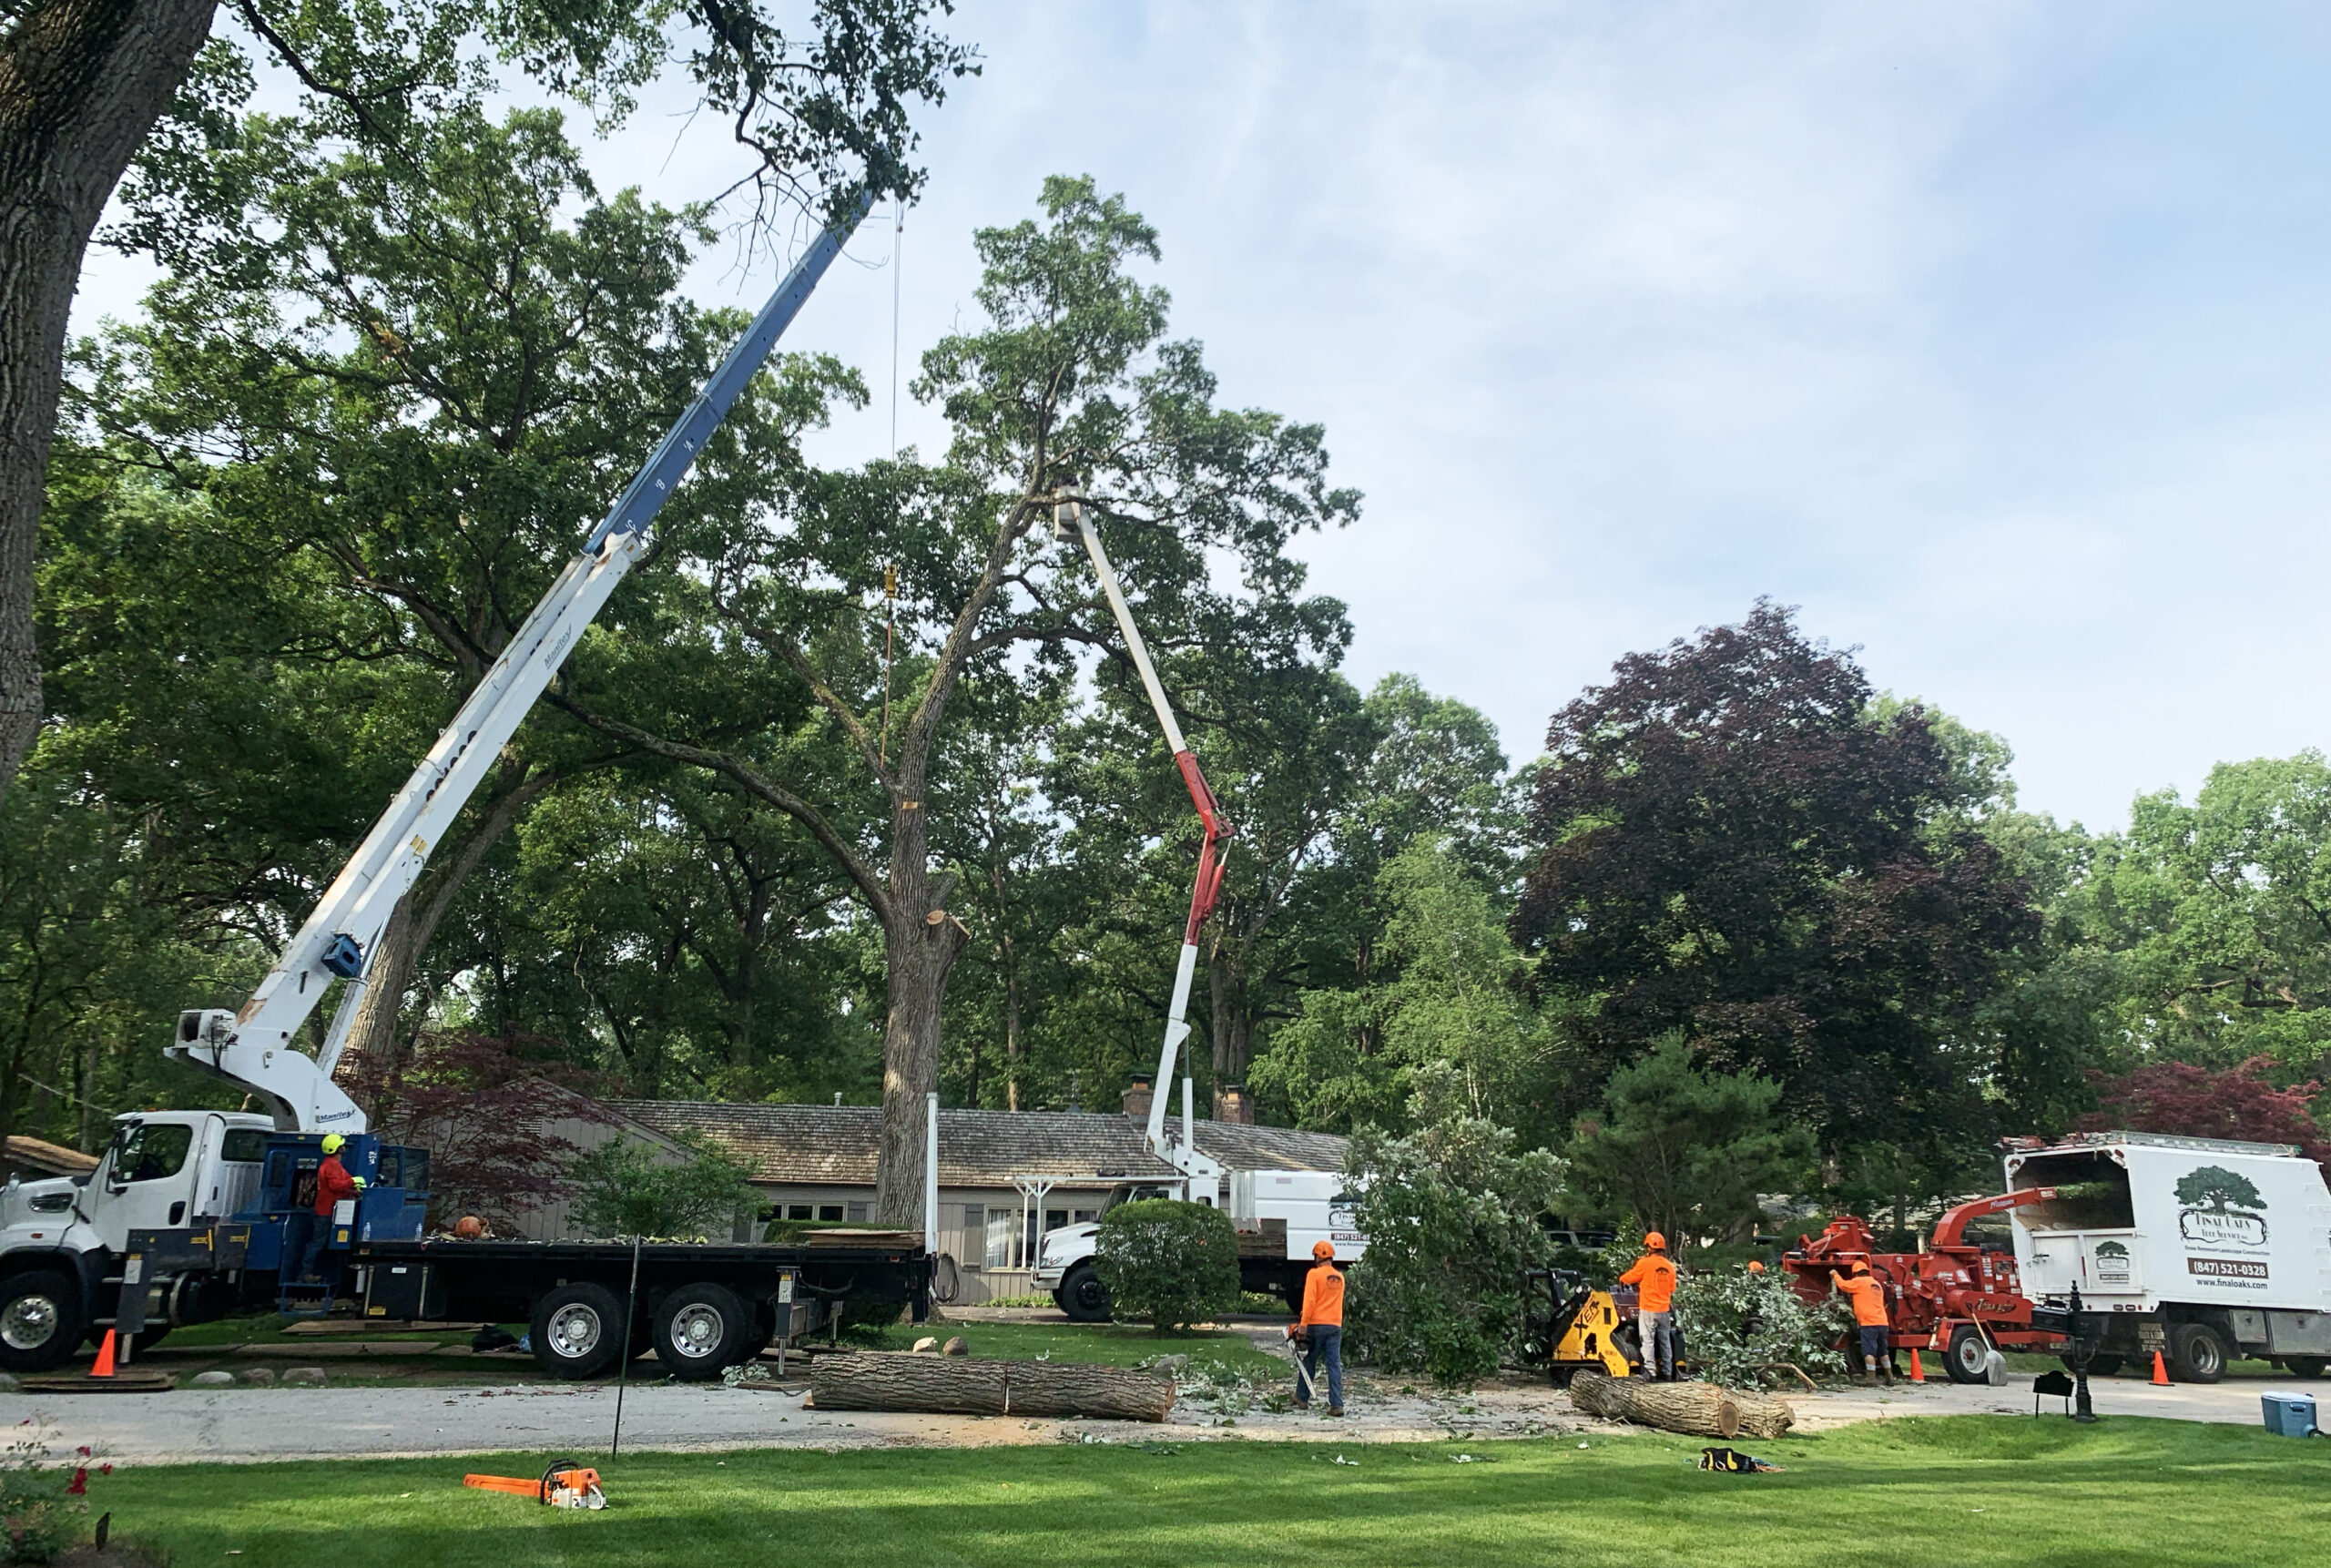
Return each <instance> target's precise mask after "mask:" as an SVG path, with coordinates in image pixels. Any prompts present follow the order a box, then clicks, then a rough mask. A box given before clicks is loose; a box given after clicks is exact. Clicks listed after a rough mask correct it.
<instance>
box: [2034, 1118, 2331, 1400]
mask: <svg viewBox="0 0 2331 1568" xmlns="http://www.w3.org/2000/svg"><path fill="white" fill-rule="evenodd" d="M2006 1165H2007V1185H2008V1186H2009V1188H2010V1190H2012V1189H2017V1188H2021V1187H2033V1186H2051V1187H2054V1188H2056V1189H2057V1191H2058V1194H2059V1196H2057V1197H2055V1198H2054V1199H2052V1200H2051V1201H2049V1202H2046V1203H2037V1204H2031V1205H2027V1206H2025V1207H2021V1208H2018V1209H2015V1210H2013V1211H2011V1212H2010V1215H2009V1220H2010V1225H2011V1226H2012V1227H2013V1231H2014V1237H2015V1262H2016V1268H2017V1270H2018V1272H2019V1273H2020V1274H2021V1277H2022V1282H2023V1291H2024V1294H2026V1295H2028V1296H2030V1297H2031V1298H2032V1299H2033V1300H2034V1301H2036V1302H2039V1303H2041V1304H2043V1305H2045V1306H2050V1307H2062V1306H2065V1305H2068V1304H2069V1302H2070V1300H2071V1292H2072V1289H2073V1288H2074V1287H2075V1286H2077V1287H2078V1288H2079V1290H2080V1299H2081V1306H2082V1308H2084V1309H2085V1310H2087V1311H2090V1312H2099V1313H2104V1314H2107V1315H2108V1317H2107V1319H2106V1327H2105V1331H2104V1334H2103V1336H2102V1339H2101V1340H2100V1342H2099V1345H2098V1349H2099V1352H2100V1353H2099V1355H2098V1356H2097V1357H2096V1359H2095V1360H2093V1361H2092V1363H2091V1369H2093V1370H2102V1371H2105V1372H2111V1371H2113V1370H2116V1369H2118V1368H2119V1367H2120V1365H2121V1364H2122V1361H2124V1360H2140V1361H2143V1362H2145V1363H2148V1364H2149V1363H2150V1362H2151V1359H2152V1358H2153V1353H2154V1352H2155V1351H2162V1352H2164V1353H2165V1354H2166V1355H2167V1357H2168V1359H2169V1362H2170V1364H2171V1366H2172V1367H2173V1369H2174V1373H2175V1376H2176V1378H2177V1379H2178V1380H2179V1381H2181V1382H2194V1383H2214V1382H2216V1381H2217V1380H2219V1378H2221V1377H2223V1376H2224V1373H2225V1367H2226V1362H2227V1361H2228V1360H2230V1359H2232V1358H2233V1357H2234V1356H2235V1355H2236V1354H2240V1355H2244V1356H2255V1357H2261V1358H2265V1359H2269V1360H2272V1361H2275V1362H2278V1363H2279V1364H2280V1365H2281V1366H2282V1367H2283V1369H2285V1371H2287V1372H2289V1373H2290V1374H2291V1375H2292V1376H2293V1377H2299V1378H2314V1377H2319V1376H2321V1375H2322V1373H2323V1371H2324V1369H2325V1368H2326V1366H2331V1191H2326V1188H2325V1186H2324V1181H2323V1167H2322V1166H2318V1165H2316V1163H2315V1162H2314V1161H2313V1160H2311V1159H2308V1158H2306V1156H2303V1155H2302V1154H2300V1152H2299V1151H2298V1150H2297V1149H2296V1148H2295V1147H2294V1146H2292V1145H2288V1144H2250V1143H2235V1142H2232V1141H2229V1140H2226V1139H2221V1138H2183V1137H2173V1136H2171V1135H2167V1134H2161V1133H2125V1132H2124V1133H2084V1134H2080V1135H2074V1136H2072V1137H2070V1138H2066V1139H2063V1140H2061V1141H2060V1142H2057V1143H2053V1144H2041V1143H2039V1142H2037V1141H2036V1140H2035V1141H2033V1142H2032V1143H2031V1145H2029V1146H2024V1147H2017V1148H2012V1149H2011V1150H2010V1153H2009V1154H2008V1155H2007V1156H2006Z"/></svg>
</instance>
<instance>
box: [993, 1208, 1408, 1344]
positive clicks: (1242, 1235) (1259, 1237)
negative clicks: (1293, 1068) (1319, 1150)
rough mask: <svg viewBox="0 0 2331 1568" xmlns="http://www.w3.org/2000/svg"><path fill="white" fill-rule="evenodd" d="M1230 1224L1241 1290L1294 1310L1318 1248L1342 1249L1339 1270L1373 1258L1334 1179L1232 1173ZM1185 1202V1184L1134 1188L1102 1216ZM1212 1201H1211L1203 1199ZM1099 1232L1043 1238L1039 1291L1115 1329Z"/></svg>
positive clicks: (1074, 1314)
mask: <svg viewBox="0 0 2331 1568" xmlns="http://www.w3.org/2000/svg"><path fill="white" fill-rule="evenodd" d="M1229 1176H1230V1183H1229V1185H1230V1203H1229V1210H1230V1221H1231V1224H1232V1225H1234V1226H1236V1227H1237V1231H1238V1282H1239V1284H1241V1285H1242V1286H1244V1287H1245V1288H1247V1289H1248V1290H1253V1291H1257V1292H1258V1293H1260V1294H1263V1295H1268V1296H1277V1298H1280V1299H1281V1300H1283V1301H1285V1302H1286V1303H1287V1304H1288V1309H1289V1310H1293V1311H1299V1310H1301V1308H1302V1306H1303V1277H1304V1276H1305V1275H1307V1274H1308V1273H1310V1272H1311V1245H1312V1243H1314V1242H1318V1241H1329V1242H1333V1243H1334V1244H1335V1247H1336V1261H1337V1263H1338V1264H1339V1265H1342V1264H1348V1263H1350V1262H1352V1261H1354V1260H1355V1259H1357V1258H1358V1257H1359V1256H1360V1255H1361V1254H1362V1253H1364V1252H1366V1251H1367V1250H1368V1237H1365V1236H1363V1235H1361V1234H1360V1233H1359V1228H1358V1227H1356V1226H1355V1225H1354V1223H1353V1219H1352V1207H1351V1205H1352V1199H1351V1195H1350V1194H1349V1193H1348V1192H1347V1191H1346V1190H1345V1188H1346V1186H1348V1183H1347V1182H1346V1180H1345V1178H1344V1177H1342V1176H1339V1175H1337V1174H1336V1173H1335V1172H1333V1171H1278V1170H1258V1171H1232V1172H1230V1173H1229ZM1180 1196H1183V1191H1182V1186H1181V1184H1179V1183H1174V1184H1165V1183H1141V1184H1135V1183H1127V1184H1125V1186H1120V1187H1118V1188H1117V1190H1116V1191H1115V1192H1113V1193H1111V1194H1110V1195H1109V1201H1108V1202H1107V1204H1106V1205H1104V1209H1103V1212H1104V1213H1105V1212H1106V1211H1107V1210H1108V1209H1112V1208H1115V1207H1117V1205H1119V1204H1121V1203H1128V1202H1132V1201H1134V1200H1135V1199H1139V1198H1148V1197H1176V1198H1178V1197H1180ZM1199 1201H1201V1202H1203V1201H1205V1195H1204V1194H1203V1193H1201V1194H1200V1195H1199ZM1100 1233H1101V1227H1100V1226H1099V1225H1098V1224H1094V1223H1087V1224H1084V1225H1065V1226H1062V1227H1060V1228H1058V1229H1056V1230H1048V1231H1046V1232H1044V1235H1043V1241H1042V1243H1041V1244H1040V1245H1039V1247H1038V1249H1037V1254H1036V1288H1038V1289H1040V1290H1049V1291H1050V1292H1052V1297H1053V1299H1054V1301H1056V1302H1058V1303H1059V1304H1060V1308H1061V1310H1062V1311H1064V1312H1065V1313H1067V1314H1068V1315H1069V1317H1070V1318H1072V1319H1074V1320H1075V1321H1077V1322H1080V1323H1104V1322H1106V1321H1108V1319H1109V1315H1110V1312H1111V1310H1112V1308H1113V1304H1112V1303H1111V1301H1110V1300H1109V1291H1108V1288H1107V1287H1106V1286H1104V1285H1103V1284H1102V1283H1101V1277H1100V1276H1099V1275H1097V1274H1095V1273H1094V1271H1093V1254H1094V1251H1095V1250H1096V1249H1097V1248H1098V1247H1099V1245H1100V1241H1099V1238H1100Z"/></svg>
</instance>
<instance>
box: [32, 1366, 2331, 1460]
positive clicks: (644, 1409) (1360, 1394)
mask: <svg viewBox="0 0 2331 1568" xmlns="http://www.w3.org/2000/svg"><path fill="white" fill-rule="evenodd" d="M2308 1387H2309V1386H2308V1385H2306V1384H2303V1383H2296V1382H2293V1381H2291V1380H2274V1379H2271V1378H2234V1379H2229V1380H2227V1381H2225V1382H2224V1383H2220V1384H2217V1385H2215V1386H2213V1387H2207V1388H2204V1387H2200V1386H2180V1387H2176V1388H2167V1389H2157V1388H2153V1387H2152V1386H2150V1385H2149V1384H2147V1383H2146V1382H2144V1381H2143V1380H2142V1379H2138V1378H2126V1377H2122V1378H2100V1379H2098V1380H2095V1382H2094V1384H2093V1390H2094V1395H2095V1404H2096V1410H2097V1413H2098V1414H2099V1415H2101V1416H2102V1417H2103V1418H2105V1419H2106V1420H2114V1419H2122V1418H2127V1417H2133V1416H2157V1417H2168V1418H2172V1419H2174V1420H2202V1421H2227V1422H2234V1423H2236V1424H2240V1425H2245V1426H2246V1425H2253V1424H2255V1423H2256V1422H2257V1421H2258V1420H2259V1407H2258V1396H2259V1394H2260V1393H2261V1392H2262V1391H2264V1390H2268V1389H2285V1390H2300V1391H2306V1390H2307V1389H2308ZM2314 1387H2315V1388H2316V1389H2318V1390H2321V1391H2322V1393H2323V1394H2324V1395H2325V1396H2326V1403H2331V1382H2326V1383H2322V1384H2317V1385H2314ZM1785 1397H1786V1398H1787V1399H1788V1400H1789V1401H1790V1403H1791V1404H1792V1405H1794V1406H1795V1407H1796V1410H1797V1418H1798V1421H1799V1423H1800V1424H1801V1425H1802V1426H1803V1428H1804V1429H1805V1430H1807V1431H1824V1430H1827V1429H1829V1428H1834V1427H1838V1426H1843V1425H1846V1424H1848V1423H1850V1422H1853V1421H1862V1420H1893V1419H1897V1418H1899V1417H1902V1416H1934V1415H1970V1414H1973V1415H1981V1414H1990V1415H1997V1416H2000V1417H2002V1418H2019V1419H2021V1420H2031V1379H2030V1378H2029V1377H2024V1376H2019V1377H2017V1378H2016V1379H2015V1380H2014V1382H2013V1383H2012V1384H2011V1385H2010V1387H2008V1388H2004V1389H1992V1388H1987V1387H1962V1386H1959V1385H1957V1384H1953V1383H1949V1382H1943V1381H1940V1380H1938V1381H1935V1382H1931V1383H1926V1384H1923V1385H1916V1384H1898V1385H1896V1386H1895V1387H1894V1388H1891V1389H1879V1390H1862V1389H1847V1390H1836V1391H1829V1392H1823V1393H1813V1394H1807V1393H1797V1394H1786V1395H1785ZM1349 1408H1350V1415H1349V1417H1348V1418H1347V1419H1345V1420H1327V1419H1325V1418H1323V1417H1322V1416H1321V1415H1319V1414H1318V1413H1316V1412H1315V1413H1311V1414H1308V1415H1307V1414H1298V1413H1296V1412H1294V1411H1291V1410H1284V1411H1278V1412H1272V1411H1269V1410H1265V1409H1263V1408H1261V1407H1260V1405H1259V1404H1256V1405H1252V1406H1250V1407H1249V1408H1247V1409H1244V1410H1237V1412H1236V1413H1235V1415H1231V1416H1226V1414H1225V1412H1224V1411H1223V1410H1220V1409H1218V1408H1206V1407H1203V1406H1201V1405H1199V1404H1197V1403H1196V1402H1195V1401H1193V1400H1182V1401H1180V1402H1178V1403H1176V1406H1175V1407H1174V1411H1173V1415H1172V1417H1171V1419H1170V1420H1169V1421H1168V1423H1167V1424H1165V1425H1164V1426H1162V1427H1161V1426H1154V1425H1144V1424H1140V1423H1135V1422H1128V1421H1082V1420H1023V1419H1021V1418H1019V1417H1014V1416H999V1417H992V1418H990V1417H980V1416H923V1415H887V1414H878V1413H870V1412H864V1411H858V1410H808V1409H805V1408H804V1407H803V1404H802V1400H801V1396H800V1393H799V1391H798V1386H797V1389H796V1391H794V1392H779V1391H765V1390H743V1389H728V1388H723V1387H721V1386H720V1385H718V1384H717V1383H716V1384H712V1385H709V1386H706V1385H683V1384H677V1383H649V1384H644V1385H634V1386H633V1387H631V1388H630V1389H628V1390H626V1393H625V1396H624V1409H623V1439H624V1446H625V1447H626V1448H628V1449H658V1450H666V1451H708V1450H720V1449H736V1448H765V1447H799V1448H857V1447H870V1446H884V1447H919V1446H925V1445H937V1446H950V1447H952V1446H958V1445H962V1446H979V1445H983V1444H992V1443H1033V1442H1059V1441H1113V1442H1114V1441H1145V1440H1150V1439H1156V1438H1167V1439H1171V1440H1173V1441H1213V1440H1220V1441H1230V1440H1237V1439H1240V1438H1249V1439H1263V1440H1280V1441H1284V1440H1289V1439H1293V1440H1309V1441H1334V1442H1347V1443H1349V1442H1369V1441H1378V1442H1381V1441H1434V1440H1440V1439H1447V1438H1452V1437H1453V1438H1459V1439H1462V1440H1466V1441H1479V1440H1490V1439H1496V1438H1506V1437H1523V1436H1532V1435H1539V1434H1548V1433H1564V1432H1569V1433H1592V1432H1595V1431H1615V1430H1618V1429H1616V1428H1613V1427H1611V1426H1609V1425H1608V1424H1606V1423H1603V1422H1600V1421H1595V1420H1589V1419H1587V1418H1584V1417H1582V1416H1580V1415H1579V1414H1578V1413H1577V1412H1575V1411H1574V1410H1572V1409H1571V1406H1570V1400H1569V1399H1568V1398H1567V1397H1566V1396H1564V1395H1562V1394H1561V1393H1558V1392H1556V1391H1554V1390H1552V1389H1550V1388H1548V1387H1547V1386H1546V1385H1544V1384H1543V1383H1539V1382H1525V1381H1522V1380H1507V1381H1502V1382H1500V1383H1497V1384H1492V1385H1488V1386H1485V1387H1483V1388H1481V1389H1480V1390H1476V1391H1474V1392H1472V1393H1470V1394H1465V1395H1441V1394H1437V1393H1435V1392H1433V1391H1431V1390H1424V1389H1420V1390H1416V1391H1414V1392H1406V1391H1403V1390H1402V1388H1401V1387H1400V1385H1397V1384H1395V1383H1393V1382H1390V1381H1389V1380H1379V1379H1372V1378H1357V1379H1355V1380H1354V1381H1353V1387H1352V1390H1351V1398H1350V1406H1349ZM2062 1408H2063V1404H2062V1401H2061V1400H2054V1399H2049V1400H2042V1401H2041V1411H2042V1414H2043V1416H2045V1417H2048V1418H2049V1419H2054V1420H2061V1419H2062V1417H2061V1410H2062ZM615 1413H616V1390H614V1389H612V1388H609V1387H606V1386H605V1385H600V1384H591V1385H564V1384H553V1385H542V1384H534V1385H521V1386H515V1387H510V1388H503V1389H474V1390H473V1389H461V1390H455V1389H445V1388H435V1389H426V1388H423V1389H415V1388H341V1389H334V1388H324V1389H301V1388H289V1389H287V1388H276V1389H219V1390H211V1389H192V1388H188V1389H179V1390H176V1391H174V1392H171V1393H167V1394H76V1395H28V1394H23V1393H11V1394H0V1424H6V1425H10V1426H14V1425H15V1423H17V1422H19V1421H23V1420H28V1419H34V1420H42V1421H43V1423H44V1424H47V1425H52V1426H54V1428H55V1429H56V1436H55V1437H54V1439H53V1440H52V1443H53V1446H54V1447H56V1449H57V1451H60V1452H64V1451H70V1450H71V1449H72V1448H74V1447H76V1446H78V1445H81V1444H85V1443H86V1444H88V1445H89V1446H91V1447H92V1448H95V1449H97V1450H98V1451H100V1452H102V1453H103V1454H105V1455H106V1456H107V1457H108V1458H111V1459H117V1460H126V1461H141V1462H147V1463H168V1462H182V1461H211V1462H219V1461H228V1462H247V1461H261V1460H278V1459H304V1458H329V1457H335V1456H347V1457H354V1456H360V1455H372V1456H411V1455H428V1454H459V1453H483V1452H498V1451H522V1452H527V1453H535V1454H552V1453H559V1452H573V1453H576V1454H578V1455H585V1456H587V1455H590V1454H593V1453H604V1452H606V1444H607V1441H608V1437H609V1435H610V1433H611V1432H612V1431H613V1429H614V1424H615Z"/></svg>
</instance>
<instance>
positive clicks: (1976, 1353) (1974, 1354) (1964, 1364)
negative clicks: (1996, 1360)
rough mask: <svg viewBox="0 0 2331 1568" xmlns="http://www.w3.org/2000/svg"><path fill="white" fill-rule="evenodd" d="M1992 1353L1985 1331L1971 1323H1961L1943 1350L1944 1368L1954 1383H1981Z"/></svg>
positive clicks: (1952, 1332)
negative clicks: (1984, 1334) (1985, 1337)
mask: <svg viewBox="0 0 2331 1568" xmlns="http://www.w3.org/2000/svg"><path fill="white" fill-rule="evenodd" d="M1990 1355H1991V1347H1990V1341H1989V1340H1987V1339H1984V1338H1983V1331H1982V1330H1981V1329H1978V1328H1976V1327H1975V1326H1974V1325H1973V1324H1971V1323H1961V1324H1960V1325H1959V1327H1958V1328H1956V1329H1952V1330H1951V1331H1950V1343H1949V1345H1948V1346H1947V1347H1945V1349H1943V1352H1942V1369H1943V1370H1944V1371H1945V1372H1948V1373H1949V1374H1950V1380H1951V1381H1952V1382H1954V1383H1980V1382H1981V1381H1983V1375H1984V1373H1985V1371H1986V1370H1987V1369H1988V1363H1989V1362H1990Z"/></svg>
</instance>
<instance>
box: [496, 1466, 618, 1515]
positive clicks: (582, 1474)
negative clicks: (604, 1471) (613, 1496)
mask: <svg viewBox="0 0 2331 1568" xmlns="http://www.w3.org/2000/svg"><path fill="white" fill-rule="evenodd" d="M462 1484H463V1486H474V1487H476V1488H477V1489H478V1490H479V1491H481V1492H510V1493H512V1494H513V1495H514V1496H517V1497H531V1498H533V1499H534V1501H536V1502H541V1503H545V1504H547V1505H548V1506H550V1507H552V1508H605V1507H606V1505H607V1494H606V1492H602V1491H600V1490H599V1472H598V1471H595V1470H593V1469H592V1468H591V1467H590V1466H588V1465H586V1464H578V1463H577V1462H575V1461H574V1460H571V1459H561V1460H554V1461H551V1466H550V1468H549V1469H548V1470H545V1471H543V1473H542V1475H541V1476H540V1478H538V1479H536V1480H534V1481H526V1480H524V1479H523V1478H521V1477H518V1476H514V1475H465V1476H463V1477H462Z"/></svg>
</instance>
